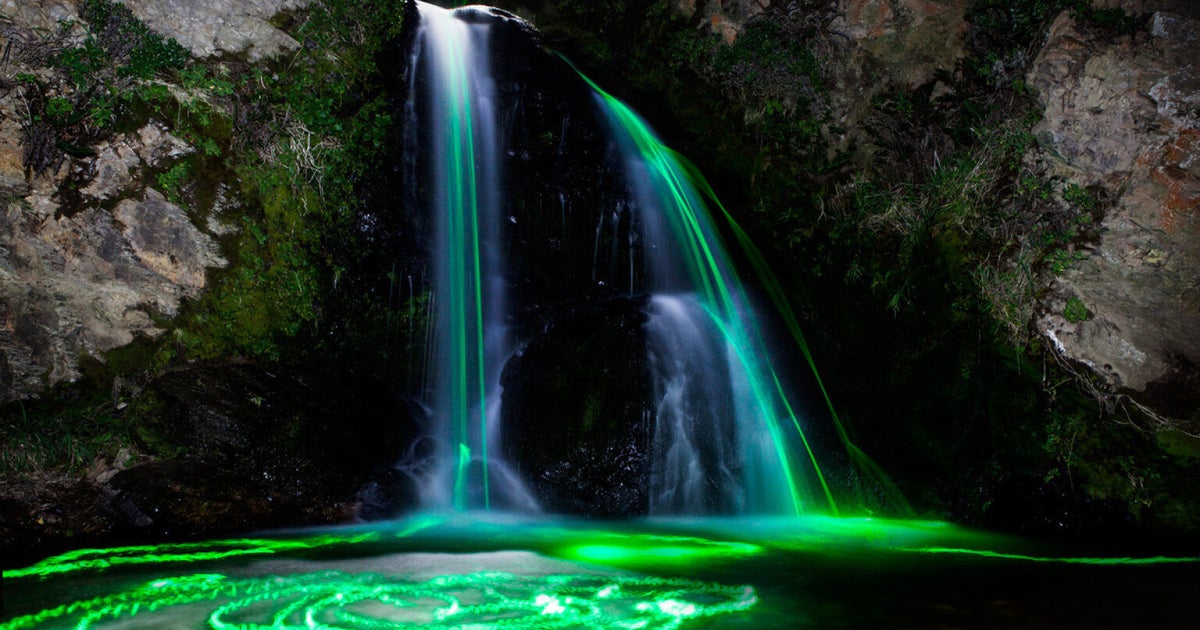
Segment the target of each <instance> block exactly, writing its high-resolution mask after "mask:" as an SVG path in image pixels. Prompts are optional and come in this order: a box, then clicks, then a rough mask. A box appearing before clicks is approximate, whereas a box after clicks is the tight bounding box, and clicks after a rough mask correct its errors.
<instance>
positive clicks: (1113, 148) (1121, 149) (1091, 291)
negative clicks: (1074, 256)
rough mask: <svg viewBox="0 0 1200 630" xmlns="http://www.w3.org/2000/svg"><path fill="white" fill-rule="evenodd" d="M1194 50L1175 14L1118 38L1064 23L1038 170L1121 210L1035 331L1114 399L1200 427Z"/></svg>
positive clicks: (1199, 86)
mask: <svg viewBox="0 0 1200 630" xmlns="http://www.w3.org/2000/svg"><path fill="white" fill-rule="evenodd" d="M1160 4H1161V3H1160ZM1198 45H1200V21H1198V20H1196V19H1192V18H1188V17H1185V16H1184V15H1181V14H1177V13H1171V12H1167V11H1160V12H1158V13H1155V14H1154V15H1153V16H1152V17H1151V19H1150V22H1149V25H1148V27H1147V30H1145V31H1143V32H1139V33H1136V34H1134V35H1132V36H1128V35H1127V36H1122V37H1118V38H1111V37H1105V36H1104V35H1103V34H1099V33H1096V32H1093V31H1092V30H1089V29H1088V28H1087V27H1086V26H1084V25H1081V24H1080V23H1078V22H1077V20H1076V19H1075V18H1074V17H1072V15H1071V14H1069V13H1064V14H1062V15H1060V16H1059V17H1058V18H1057V20H1056V21H1055V22H1054V24H1053V26H1052V27H1051V29H1050V34H1049V39H1048V41H1047V43H1046V45H1045V47H1044V48H1043V49H1042V51H1041V53H1040V54H1039V55H1038V57H1037V59H1036V60H1035V61H1034V63H1033V66H1032V67H1031V69H1030V71H1029V76H1028V82H1029V84H1030V85H1031V86H1033V87H1034V88H1035V89H1036V90H1037V91H1038V94H1039V95H1040V100H1041V102H1042V103H1044V105H1045V112H1044V120H1043V121H1042V122H1041V123H1039V124H1038V126H1037V127H1036V128H1035V129H1034V131H1035V134H1036V136H1037V138H1038V141H1039V145H1040V154H1039V155H1037V156H1035V161H1038V162H1040V163H1042V164H1044V165H1045V166H1044V168H1046V170H1047V174H1048V175H1050V176H1053V177H1057V178H1061V179H1063V180H1066V181H1070V182H1073V183H1076V184H1078V185H1080V186H1084V187H1093V188H1102V189H1104V190H1106V191H1109V192H1110V194H1111V195H1112V196H1114V197H1115V200H1114V201H1113V203H1112V206H1111V208H1110V209H1109V210H1108V211H1107V212H1106V215H1105V216H1104V218H1103V222H1102V224H1101V232H1100V239H1099V243H1097V244H1096V245H1095V246H1094V248H1092V249H1091V250H1090V251H1087V252H1085V255H1084V258H1083V260H1082V261H1080V262H1079V263H1078V264H1076V265H1074V266H1073V268H1071V269H1069V270H1067V271H1066V272H1065V273H1063V274H1061V275H1060V276H1059V277H1057V278H1052V279H1050V288H1051V291H1050V294H1049V296H1048V297H1047V298H1046V300H1045V302H1044V307H1045V310H1044V313H1043V315H1041V316H1040V317H1039V318H1038V321H1037V326H1038V329H1039V330H1040V331H1041V333H1042V334H1044V335H1045V336H1046V337H1048V338H1049V339H1050V340H1051V341H1052V343H1053V344H1054V345H1055V346H1056V347H1057V349H1058V351H1059V352H1060V353H1061V354H1063V355H1064V356H1066V357H1068V358H1070V359H1073V360H1075V361H1077V362H1080V363H1083V364H1084V365H1086V366H1088V367H1089V368H1091V370H1092V371H1094V372H1096V373H1097V374H1099V375H1101V376H1102V377H1103V378H1104V379H1105V380H1106V381H1107V382H1108V383H1109V385H1111V387H1112V388H1114V389H1115V390H1117V391H1120V392H1123V393H1127V394H1130V395H1132V396H1133V397H1134V398H1135V400H1138V401H1139V402H1141V403H1142V404H1144V405H1147V406H1148V407H1149V408H1151V409H1153V410H1154V411H1155V412H1156V413H1158V414H1159V415H1162V416H1164V417H1166V418H1173V419H1175V420H1182V421H1192V422H1200V417H1197V416H1200V414H1198V413H1197V410H1198V409H1200V388H1198V387H1197V385H1198V382H1200V381H1198V379H1197V377H1196V376H1197V370H1198V368H1197V366H1200V66H1198V65H1197V64H1196V58H1195V52H1196V50H1197V46H1198ZM1068 300H1079V301H1081V302H1082V304H1083V305H1084V306H1085V307H1086V309H1087V316H1086V318H1082V317H1081V314H1080V313H1078V312H1077V313H1075V315H1074V316H1073V317H1070V318H1069V319H1068V317H1067V316H1066V315H1064V310H1065V308H1066V307H1065V305H1066V303H1067V301H1068ZM1189 383H1190V384H1189ZM1168 391H1169V392H1171V393H1170V395H1169V396H1166V397H1165V398H1164V397H1163V396H1162V395H1161V394H1162V393H1163V392H1168Z"/></svg>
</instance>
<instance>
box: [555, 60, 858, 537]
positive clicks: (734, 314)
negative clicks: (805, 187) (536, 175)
mask: <svg viewBox="0 0 1200 630" xmlns="http://www.w3.org/2000/svg"><path fill="white" fill-rule="evenodd" d="M568 63H569V62H568ZM580 76H581V77H583V80H584V81H586V82H587V83H588V85H590V86H591V87H592V89H593V90H595V92H596V93H597V94H598V95H599V96H600V98H601V100H602V101H603V102H604V104H605V105H606V107H607V109H608V111H609V113H610V114H611V116H612V118H613V119H614V120H615V121H616V122H617V124H618V125H619V127H620V129H621V130H622V131H623V132H624V133H626V134H627V135H628V136H629V138H630V139H631V141H632V142H633V144H634V146H635V147H636V148H637V150H638V152H639V153H640V154H641V156H642V158H643V160H644V161H645V163H646V165H647V167H648V168H649V170H650V172H651V173H653V174H654V175H655V176H656V177H657V178H658V181H659V183H660V185H658V186H657V190H658V192H659V194H660V195H662V197H663V203H662V206H663V207H664V209H666V210H668V211H667V212H666V213H665V215H666V217H667V220H668V224H669V226H670V229H671V231H672V232H673V233H674V235H675V242H677V243H678V244H679V245H680V247H681V248H683V253H684V257H685V258H686V259H687V261H688V262H689V264H688V265H687V269H688V273H689V275H690V276H691V278H692V282H693V284H694V285H695V286H696V287H697V288H698V291H699V296H700V299H701V303H702V304H704V305H705V308H706V309H707V310H709V314H710V316H711V317H712V319H713V321H714V322H716V323H717V325H718V326H720V327H721V330H722V331H723V333H724V334H725V338H726V340H727V341H728V342H729V345H730V347H732V348H733V349H734V350H735V352H736V354H737V356H738V359H739V361H740V362H741V364H742V366H743V367H744V368H745V373H746V376H747V378H748V380H749V381H750V387H751V390H752V392H753V396H754V404H755V406H756V408H757V409H758V411H759V414H760V415H761V418H762V421H763V423H764V425H765V426H766V427H767V432H768V433H769V434H770V436H771V439H772V441H773V442H774V448H775V452H776V454H777V457H778V458H779V460H780V462H781V467H782V469H783V472H782V474H783V476H784V479H783V483H784V484H785V485H786V488H787V494H788V497H789V499H790V501H791V509H792V512H793V513H795V514H800V513H801V512H802V511H803V509H804V505H803V501H802V499H801V497H800V494H801V493H800V491H799V488H798V482H797V480H796V478H795V475H794V473H793V471H792V466H791V463H790V461H789V458H788V455H787V449H786V440H785V439H784V436H783V431H782V430H781V428H780V426H779V418H777V413H779V412H782V413H784V414H786V416H787V418H788V419H789V420H790V421H791V425H792V427H793V428H794V429H795V430H796V432H797V434H798V435H799V436H800V439H801V441H802V442H803V444H804V447H805V450H806V452H807V454H808V459H809V462H810V463H811V465H812V470H813V472H814V476H815V477H816V479H817V481H818V483H819V484H820V486H821V489H822V491H823V494H824V498H825V502H826V503H827V505H828V506H829V509H830V510H831V511H832V512H834V513H835V514H836V513H837V512H838V508H837V504H836V502H835V501H834V498H833V494H832V492H831V491H830V489H829V485H828V484H827V483H826V481H825V477H824V474H823V473H822V472H821V467H820V465H819V463H818V462H817V458H816V455H815V453H814V452H813V450H812V448H811V447H810V446H809V442H808V439H807V437H806V436H805V435H804V431H803V429H802V428H801V426H800V421H799V419H798V418H797V417H796V414H795V413H794V411H793V410H792V408H791V404H790V403H789V402H788V400H787V396H786V394H785V392H784V391H783V387H782V385H781V384H780V383H779V379H778V377H777V376H776V375H775V372H774V370H773V369H772V368H770V366H769V364H768V363H767V362H766V361H765V360H764V359H763V358H762V357H763V355H764V354H765V347H766V346H765V344H764V343H763V341H762V337H761V334H760V333H759V332H758V331H757V330H756V329H755V328H754V324H753V322H751V321H748V318H747V317H746V316H744V315H743V314H742V312H741V305H744V304H748V299H747V298H746V295H745V291H744V289H743V288H742V286H741V283H740V282H739V281H738V278H737V274H736V271H735V270H734V269H733V268H732V265H730V264H729V262H728V261H727V260H726V258H725V256H724V246H723V244H722V243H721V238H720V235H719V234H717V233H716V232H715V231H713V230H712V229H711V228H710V227H708V226H711V224H712V222H711V219H710V218H709V213H708V209H707V207H706V206H705V204H704V202H703V200H702V199H701V198H700V196H699V195H698V193H696V192H695V191H696V187H695V182H694V181H693V180H694V179H695V177H694V176H693V175H692V174H691V173H689V171H688V168H689V166H688V163H687V162H686V160H681V157H682V156H679V155H678V154H676V153H675V152H674V151H671V150H670V149H669V148H667V147H666V146H664V145H663V144H662V143H661V142H660V141H659V140H658V138H657V137H656V136H655V135H654V133H653V131H651V130H650V128H649V127H648V126H647V125H646V123H645V122H644V121H643V120H642V119H641V117H639V116H638V115H637V114H636V113H635V112H633V110H631V109H630V108H629V107H628V106H627V105H625V104H624V103H622V102H621V101H620V100H618V99H616V98H614V97H613V96H611V95H609V94H608V93H607V92H605V91H604V90H602V89H601V88H600V87H599V86H598V85H596V84H595V82H593V81H592V80H591V79H589V78H588V77H586V76H584V75H583V74H582V73H581V74H580ZM701 183H702V185H703V187H704V188H705V189H706V190H707V184H704V183H703V180H701ZM710 192H711V191H710ZM714 201H715V197H714ZM717 203H718V206H719V202H717ZM721 209H722V211H724V208H721ZM768 375H769V376H768ZM776 399H778V400H779V401H780V403H779V404H781V405H782V407H783V409H782V410H778V409H776V403H774V402H772V401H774V400H776Z"/></svg>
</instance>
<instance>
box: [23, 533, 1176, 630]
mask: <svg viewBox="0 0 1200 630" xmlns="http://www.w3.org/2000/svg"><path fill="white" fill-rule="evenodd" d="M1197 592H1200V558H1196V557H1188V556H1144V555H1142V556H1112V555H1076V554H1063V553H1051V552H1048V551H1047V550H1046V548H1044V547H1043V548H1040V549H1039V547H1038V546H1037V545H1034V544H1032V543H1029V542H1024V541H1020V540H1016V539H1013V538H1008V537H1001V536H995V535H988V534H983V533H979V532H973V531H969V530H965V529H962V528H959V527H955V526H952V525H948V524H945V523H939V522H926V521H889V520H880V519H855V518H832V517H803V518H780V519H756V520H748V519H729V520H722V519H695V520H677V519H673V520H643V521H633V522H624V523H597V522H587V521H568V520H559V521H554V520H549V521H547V520H542V521H536V522H535V521H526V520H516V519H511V518H504V517H497V516H494V515H487V516H481V515H455V516H450V517H442V516H432V515H426V516H421V517H414V518H410V519H407V520H402V521H397V522H394V523H390V524H387V525H385V526H383V527H380V526H378V525H374V526H371V527H369V528H368V527H365V526H364V527H350V528H342V529H335V530H321V531H304V532H289V533H284V534H275V535H270V536H263V537H257V538H246V539H234V540H224V541H214V542H205V543H186V544H173V545H159V546H138V547H125V548H114V549H107V550H81V551H76V552H71V553H67V554H63V555H60V556H56V557H53V558H49V559H46V560H44V561H42V562H39V563H37V564H34V565H32V566H29V567H25V568H20V569H14V570H9V571H5V572H4V604H5V608H4V616H3V617H2V619H3V621H0V628H2V629H4V630H8V629H15V628H89V627H97V628H162V627H171V628H205V627H207V628H241V629H252V628H277V629H283V628H363V629H365V628H404V627H418V626H419V627H446V628H449V627H455V628H461V627H468V628H469V627H475V628H489V627H501V628H681V627H682V628H708V627H716V628H734V627H745V628H751V627H812V628H829V627H929V626H937V625H948V626H962V625H966V626H968V627H981V626H982V627H1004V626H1005V625H1007V624H1016V625H1020V626H1039V625H1051V624H1060V625H1061V624H1079V623H1085V622H1092V623H1094V624H1099V625H1105V626H1110V625H1112V623H1115V622H1124V621H1128V622H1129V623H1139V624H1144V623H1150V622H1156V623H1160V624H1170V623H1172V622H1174V621H1175V620H1177V619H1182V618H1185V617H1183V615H1184V614H1185V613H1186V612H1188V611H1190V609H1191V607H1192V602H1193V601H1194V599H1193V598H1194V596H1195V594H1196V593H1197Z"/></svg>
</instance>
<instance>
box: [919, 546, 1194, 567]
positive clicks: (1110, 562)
mask: <svg viewBox="0 0 1200 630" xmlns="http://www.w3.org/2000/svg"><path fill="white" fill-rule="evenodd" d="M896 551H907V552H912V553H923V554H945V555H955V556H978V557H982V558H996V559H1000V560H1018V561H1021V562H1046V563H1055V564H1090V565H1094V566H1148V565H1159V564H1200V558H1190V557H1180V556H1150V557H1141V558H1131V557H1121V558H1103V557H1099V558H1094V557H1093V558H1088V557H1055V556H1028V555H1024V554H1018V553H1004V552H1001V551H991V550H988V549H964V548H959V547H917V548H915V549H906V548H903V547H897V548H896Z"/></svg>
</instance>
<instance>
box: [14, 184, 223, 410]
mask: <svg viewBox="0 0 1200 630" xmlns="http://www.w3.org/2000/svg"><path fill="white" fill-rule="evenodd" d="M60 209H61V207H60V206H59V204H58V203H56V202H55V201H54V199H53V198H52V197H51V196H50V194H48V191H41V190H35V191H34V193H33V194H31V195H30V196H28V197H26V198H25V199H18V200H13V201H9V202H8V203H6V204H5V207H4V209H3V214H0V392H2V393H3V398H5V399H10V398H16V397H23V396H27V395H31V394H34V393H37V392H38V391H40V390H41V389H43V388H44V387H46V386H48V385H51V384H54V383H58V382H61V381H68V380H73V379H75V378H77V377H78V376H79V368H78V365H77V364H78V361H79V358H80V357H82V356H85V355H90V356H93V357H99V356H100V355H101V354H102V353H104V352H105V351H108V350H111V349H113V348H116V347H118V346H122V345H125V344H128V343H130V342H131V341H133V339H134V336H135V335H138V334H142V335H156V334H158V333H159V332H160V329H159V328H158V327H157V326H156V325H155V324H154V322H153V319H152V316H155V315H166V316H171V315H174V314H175V313H176V311H177V309H178V307H179V302H180V300H181V299H183V298H184V297H190V296H194V295H196V294H197V293H198V291H199V290H200V289H202V288H203V287H204V285H205V270H206V268H208V267H213V266H219V265H222V264H224V262H223V261H222V259H221V258H220V256H219V255H218V253H217V250H216V244H215V242H214V241H213V239H212V237H210V236H208V235H207V234H205V233H204V232H202V231H200V230H199V229H198V228H196V227H195V226H194V225H192V223H191V222H190V220H189V219H188V217H187V214H186V213H185V212H184V211H183V210H182V209H181V208H179V207H178V206H176V205H174V204H172V203H170V202H168V201H166V200H165V199H163V197H162V195H161V194H159V193H158V192H156V191H154V190H147V191H146V192H145V193H144V195H143V196H142V197H140V198H137V199H125V200H123V201H122V202H121V203H120V204H118V206H117V208H116V210H115V211H113V212H110V211H107V210H104V209H102V208H99V207H90V208H86V209H84V210H82V211H79V212H76V213H74V214H71V215H69V216H68V215H65V214H62V213H60V212H59V210H60Z"/></svg>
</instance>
